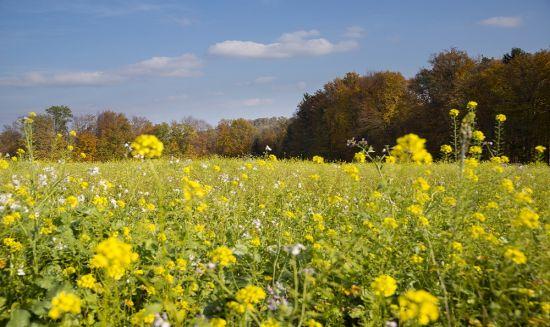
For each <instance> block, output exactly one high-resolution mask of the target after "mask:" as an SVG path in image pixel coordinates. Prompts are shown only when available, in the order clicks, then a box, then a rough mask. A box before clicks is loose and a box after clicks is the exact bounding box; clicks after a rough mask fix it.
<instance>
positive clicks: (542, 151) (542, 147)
mask: <svg viewBox="0 0 550 327" xmlns="http://www.w3.org/2000/svg"><path fill="white" fill-rule="evenodd" d="M535 151H537V152H538V153H544V151H546V147H545V146H543V145H537V146H536V147H535Z"/></svg>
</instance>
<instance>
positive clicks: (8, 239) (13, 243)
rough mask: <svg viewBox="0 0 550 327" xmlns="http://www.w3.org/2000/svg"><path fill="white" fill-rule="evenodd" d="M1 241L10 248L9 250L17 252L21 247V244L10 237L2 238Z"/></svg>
mask: <svg viewBox="0 0 550 327" xmlns="http://www.w3.org/2000/svg"><path fill="white" fill-rule="evenodd" d="M2 242H3V243H4V245H5V246H7V247H8V248H9V249H10V251H11V252H17V251H21V249H23V245H22V244H21V243H20V242H18V241H16V240H15V239H13V238H11V237H6V238H4V239H3V240H2Z"/></svg>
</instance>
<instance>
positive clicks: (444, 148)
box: [440, 144, 453, 154]
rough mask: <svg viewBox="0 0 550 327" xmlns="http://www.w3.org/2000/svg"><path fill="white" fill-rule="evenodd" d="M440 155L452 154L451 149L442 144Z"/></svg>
mask: <svg viewBox="0 0 550 327" xmlns="http://www.w3.org/2000/svg"><path fill="white" fill-rule="evenodd" d="M440 151H441V153H443V154H449V153H451V152H453V148H452V147H451V146H450V145H448V144H443V145H442V146H441V149H440Z"/></svg>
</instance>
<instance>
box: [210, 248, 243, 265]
mask: <svg viewBox="0 0 550 327" xmlns="http://www.w3.org/2000/svg"><path fill="white" fill-rule="evenodd" d="M210 257H211V258H212V261H213V262H214V263H217V264H219V265H220V266H221V267H226V266H229V265H231V264H234V263H235V262H237V258H235V256H234V255H233V251H231V249H230V248H228V247H227V246H220V247H219V248H217V249H215V250H214V251H212V253H211V254H210Z"/></svg>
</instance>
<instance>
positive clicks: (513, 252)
mask: <svg viewBox="0 0 550 327" xmlns="http://www.w3.org/2000/svg"><path fill="white" fill-rule="evenodd" d="M504 256H505V257H506V258H507V259H509V260H511V261H513V262H514V263H515V264H518V265H521V264H524V263H526V262H527V257H525V254H523V252H521V251H520V250H519V249H516V248H513V247H510V248H508V249H506V252H504Z"/></svg>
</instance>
